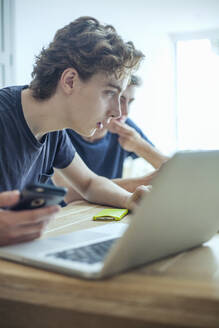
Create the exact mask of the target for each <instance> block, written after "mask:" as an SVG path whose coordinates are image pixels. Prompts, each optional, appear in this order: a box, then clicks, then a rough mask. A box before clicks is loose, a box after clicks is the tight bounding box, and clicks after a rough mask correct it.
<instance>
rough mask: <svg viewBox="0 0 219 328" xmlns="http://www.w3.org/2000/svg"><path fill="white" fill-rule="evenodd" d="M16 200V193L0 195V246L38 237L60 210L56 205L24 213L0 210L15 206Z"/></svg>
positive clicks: (10, 192)
mask: <svg viewBox="0 0 219 328" xmlns="http://www.w3.org/2000/svg"><path fill="white" fill-rule="evenodd" d="M18 200H19V192H18V191H8V192H2V193H0V246H4V245H10V244H15V243H19V242H24V241H29V240H32V239H35V238H38V237H40V235H41V233H42V230H43V228H44V226H45V225H46V224H47V223H48V222H49V221H50V220H51V219H52V218H53V217H54V214H55V213H56V212H58V211H59V210H60V207H59V206H57V205H55V206H49V207H44V208H40V209H34V210H25V211H9V210H4V209H1V207H6V206H11V205H13V204H16V203H17V202H18Z"/></svg>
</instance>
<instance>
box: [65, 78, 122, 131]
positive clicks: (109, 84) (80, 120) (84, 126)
mask: <svg viewBox="0 0 219 328" xmlns="http://www.w3.org/2000/svg"><path fill="white" fill-rule="evenodd" d="M127 82H128V77H126V78H122V79H120V80H116V78H115V77H114V76H106V75H105V74H102V73H98V74H95V75H94V76H92V77H91V79H89V80H88V81H86V82H83V81H81V80H80V79H78V80H77V82H76V84H75V88H74V92H73V93H72V97H71V103H69V106H70V107H71V108H72V107H73V106H74V111H73V110H71V108H70V107H69V109H70V110H69V113H70V114H69V115H70V116H71V117H69V116H68V119H69V120H70V121H71V122H72V124H71V128H72V129H73V130H75V131H76V132H77V133H79V134H81V135H82V136H85V137H89V136H92V135H93V134H94V133H95V131H96V130H100V129H102V128H105V127H106V125H107V124H108V123H109V121H110V119H111V118H112V117H114V118H119V117H120V116H121V110H120V96H121V93H123V92H124V90H125V88H126V85H127ZM72 104H73V106H72ZM70 121H69V122H70Z"/></svg>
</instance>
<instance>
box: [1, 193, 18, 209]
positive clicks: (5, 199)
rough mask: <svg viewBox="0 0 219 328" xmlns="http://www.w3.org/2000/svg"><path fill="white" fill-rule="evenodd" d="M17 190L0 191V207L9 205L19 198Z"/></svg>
mask: <svg viewBox="0 0 219 328" xmlns="http://www.w3.org/2000/svg"><path fill="white" fill-rule="evenodd" d="M19 195H20V193H19V191H18V190H13V191H4V192H1V193H0V207H6V206H11V205H13V204H15V203H17V201H18V200H19Z"/></svg>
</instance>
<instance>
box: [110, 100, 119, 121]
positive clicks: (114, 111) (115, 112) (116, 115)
mask: <svg viewBox="0 0 219 328" xmlns="http://www.w3.org/2000/svg"><path fill="white" fill-rule="evenodd" d="M111 116H112V117H113V118H115V119H117V118H119V117H120V116H121V107H120V103H119V102H118V103H116V104H115V106H113V109H112V114H111Z"/></svg>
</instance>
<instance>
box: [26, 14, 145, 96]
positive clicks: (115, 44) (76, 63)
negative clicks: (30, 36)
mask: <svg viewBox="0 0 219 328" xmlns="http://www.w3.org/2000/svg"><path fill="white" fill-rule="evenodd" d="M143 57H144V55H143V53H142V52H141V51H139V50H137V49H136V48H135V47H134V44H133V43H132V42H131V41H129V42H124V41H123V40H122V38H121V37H120V36H119V35H118V34H117V32H116V30H115V28H114V27H113V26H111V25H103V24H100V22H99V21H98V20H97V19H95V18H93V17H80V18H78V19H76V20H75V21H73V22H71V23H70V24H68V25H66V26H65V27H63V28H62V29H60V30H58V31H57V32H56V34H55V37H54V39H53V41H52V42H51V43H50V44H49V46H48V47H47V48H43V49H42V51H41V53H40V54H39V56H37V57H36V62H35V65H34V69H33V72H32V78H33V80H32V81H31V83H30V86H29V87H30V89H31V90H32V95H33V97H34V98H36V99H39V100H40V99H42V100H43V99H47V98H50V97H51V96H52V95H53V94H54V93H55V91H56V87H57V84H58V81H59V79H60V77H61V75H62V73H63V71H64V70H65V69H67V68H70V67H71V68H74V69H75V70H76V71H77V72H78V74H79V77H80V78H81V79H82V80H83V81H87V80H88V79H89V78H91V77H92V76H93V75H94V74H96V73H101V72H104V73H106V74H110V75H112V74H115V76H116V78H120V77H122V76H123V75H124V74H126V73H127V72H129V71H130V72H131V71H133V70H136V69H137V67H138V66H139V63H140V62H141V60H142V59H143Z"/></svg>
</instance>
